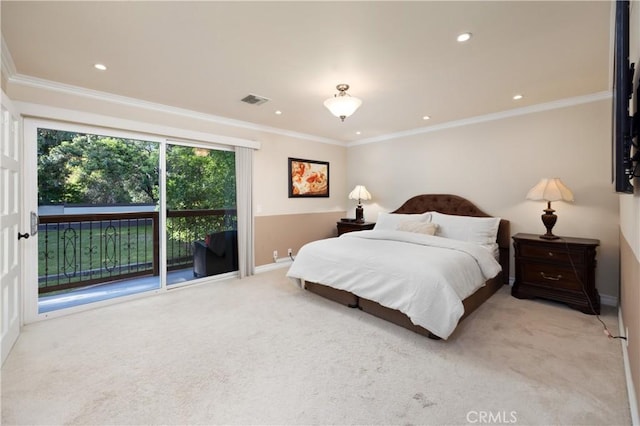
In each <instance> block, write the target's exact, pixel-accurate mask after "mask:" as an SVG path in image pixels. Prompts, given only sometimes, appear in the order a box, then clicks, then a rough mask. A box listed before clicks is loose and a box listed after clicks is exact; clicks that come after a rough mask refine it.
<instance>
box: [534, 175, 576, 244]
mask: <svg viewBox="0 0 640 426" xmlns="http://www.w3.org/2000/svg"><path fill="white" fill-rule="evenodd" d="M527 200H534V201H540V200H544V201H546V202H547V208H546V209H544V214H543V215H542V216H541V217H542V223H543V224H544V226H545V228H547V233H546V234H544V235H540V238H542V239H545V240H557V239H558V238H560V237H557V236H555V235H553V233H552V232H551V230H552V229H553V225H555V224H556V221H557V220H558V216H556V215H555V214H554V212H555V210H553V209H552V208H551V202H552V201H559V200H562V201H573V193H571V190H570V189H569V188H567V187H566V186H565V184H564V183H562V181H561V180H560V179H559V178H553V179H547V178H544V179H541V180H540V182H538V184H537V185H536V186H534V187H533V188H531V189H530V190H529V192H528V193H527Z"/></svg>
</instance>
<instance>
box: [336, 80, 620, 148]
mask: <svg viewBox="0 0 640 426" xmlns="http://www.w3.org/2000/svg"><path fill="white" fill-rule="evenodd" d="M611 96H612V94H611V91H603V92H597V93H592V94H589V95H584V96H576V97H573V98H566V99H560V100H557V101H553V102H547V103H544V104H537V105H530V106H527V107H523V108H517V109H511V110H507V111H501V112H496V113H492V114H486V115H479V116H477V117H471V118H465V119H462V120H456V121H449V122H447V123H442V124H436V125H433V126H428V127H420V128H417V129H411V130H406V131H402V132H397V133H389V134H386V135H382V136H376V137H373V138H366V139H361V140H359V141H355V142H350V143H348V144H347V148H351V147H354V146H359V145H366V144H370V143H378V142H386V141H389V140H393V139H399V138H404V137H408V136H415V135H420V134H423V133H431V132H437V131H439V130H445V129H452V128H454V127H461V126H468V125H471V124H478V123H486V122H488V121H495V120H502V119H505V118H509V117H517V116H519V115H526V114H532V113H536V112H542V111H549V110H554V109H559V108H566V107H570V106H575V105H581V104H586V103H590V102H596V101H601V100H604V99H610V98H611Z"/></svg>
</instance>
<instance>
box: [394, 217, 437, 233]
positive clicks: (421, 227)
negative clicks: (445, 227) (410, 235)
mask: <svg viewBox="0 0 640 426" xmlns="http://www.w3.org/2000/svg"><path fill="white" fill-rule="evenodd" d="M396 229H397V230H398V231H406V232H416V233H418V234H426V235H436V229H438V225H436V224H435V223H431V222H423V221H420V220H405V221H404V222H400V224H399V225H398V227H397V228H396Z"/></svg>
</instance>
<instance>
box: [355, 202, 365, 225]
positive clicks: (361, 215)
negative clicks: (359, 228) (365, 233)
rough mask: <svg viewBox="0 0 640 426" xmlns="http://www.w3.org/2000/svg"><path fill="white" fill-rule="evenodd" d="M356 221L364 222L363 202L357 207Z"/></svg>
mask: <svg viewBox="0 0 640 426" xmlns="http://www.w3.org/2000/svg"><path fill="white" fill-rule="evenodd" d="M356 223H364V209H363V208H362V205H361V204H358V207H356Z"/></svg>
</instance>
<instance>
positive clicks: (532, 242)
mask: <svg viewBox="0 0 640 426" xmlns="http://www.w3.org/2000/svg"><path fill="white" fill-rule="evenodd" d="M599 244H600V241H598V240H592V239H586V238H570V237H561V238H560V239H557V240H544V239H542V238H540V236H538V235H533V234H516V235H514V236H513V247H514V249H515V261H516V280H515V282H514V283H513V288H512V289H511V294H512V295H513V296H514V297H517V298H518V299H533V298H536V297H541V298H545V299H550V300H555V301H558V302H563V303H566V304H567V305H569V306H570V307H571V308H574V309H578V310H580V311H582V312H584V313H585V314H592V315H593V314H599V313H600V295H599V294H598V290H597V289H596V279H595V269H596V247H597V246H598V245H599Z"/></svg>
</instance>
